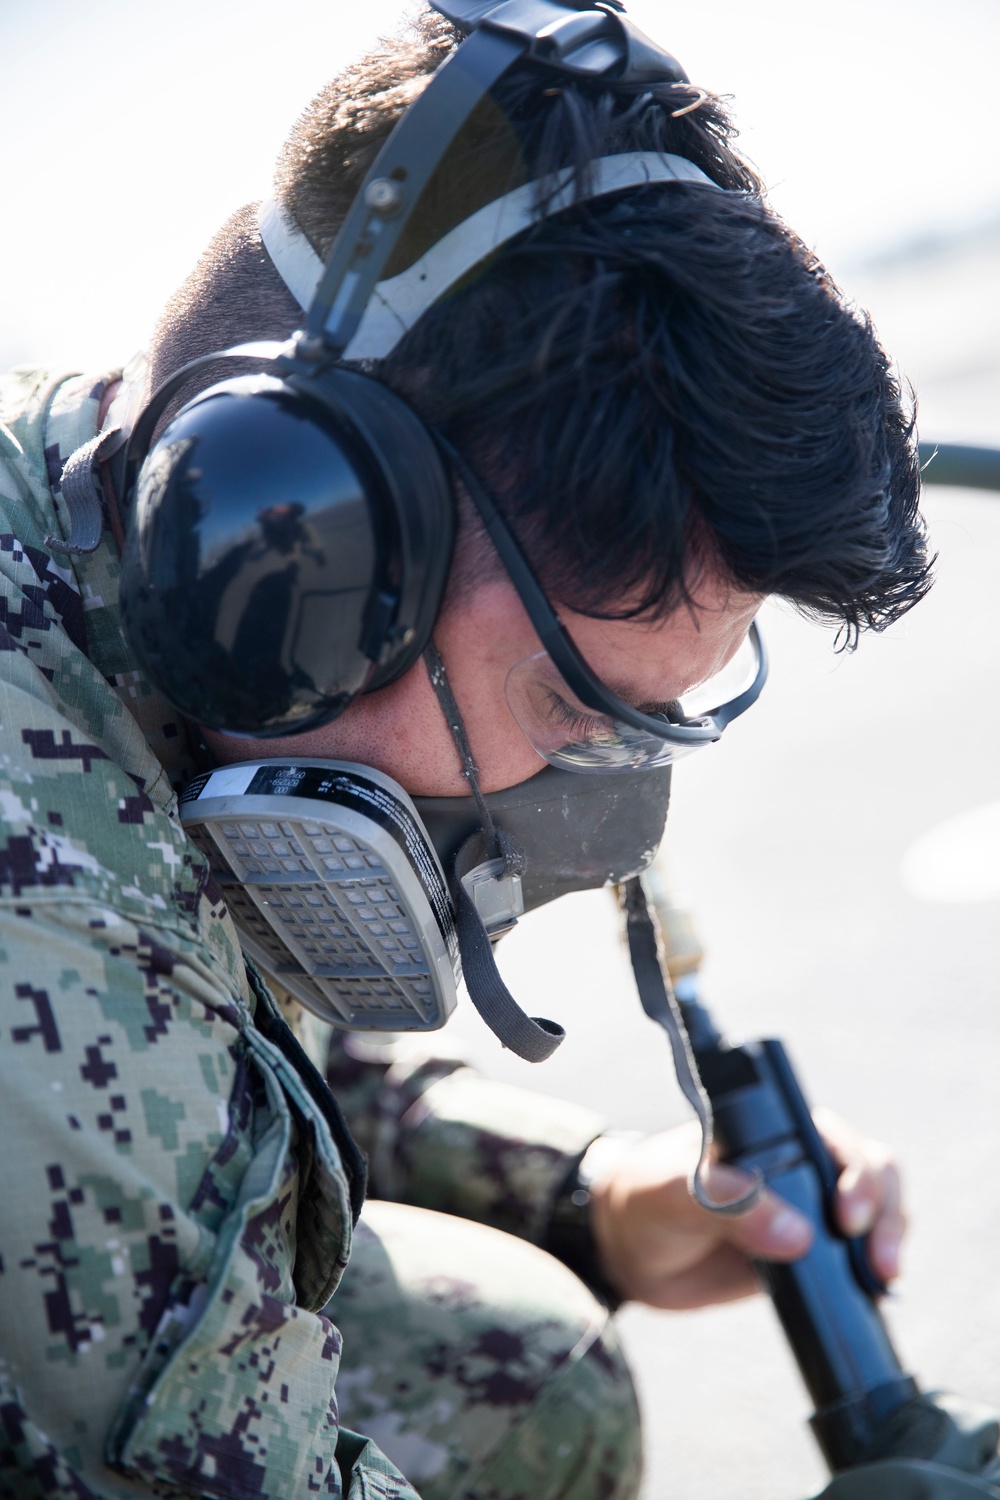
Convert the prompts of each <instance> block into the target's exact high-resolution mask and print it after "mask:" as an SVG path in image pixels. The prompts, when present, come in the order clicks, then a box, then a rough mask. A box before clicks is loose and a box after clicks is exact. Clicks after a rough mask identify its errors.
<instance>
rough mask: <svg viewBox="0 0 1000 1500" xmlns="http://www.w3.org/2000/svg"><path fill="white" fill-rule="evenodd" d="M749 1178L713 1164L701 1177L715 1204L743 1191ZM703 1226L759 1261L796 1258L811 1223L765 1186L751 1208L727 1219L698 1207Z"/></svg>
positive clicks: (809, 1234) (805, 1244)
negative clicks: (756, 1257)
mask: <svg viewBox="0 0 1000 1500" xmlns="http://www.w3.org/2000/svg"><path fill="white" fill-rule="evenodd" d="M748 1182H749V1179H748V1178H747V1176H746V1173H744V1172H738V1171H736V1170H735V1169H734V1168H732V1167H726V1166H720V1165H719V1164H717V1163H716V1164H713V1165H712V1166H710V1167H709V1169H708V1171H707V1173H706V1174H705V1178H704V1186H705V1188H706V1189H707V1191H708V1195H709V1197H710V1198H712V1199H713V1200H714V1201H715V1202H716V1203H725V1202H729V1201H731V1200H732V1199H733V1198H736V1197H738V1196H739V1194H740V1193H743V1192H745V1191H746V1189H747V1186H748ZM698 1212H699V1213H701V1214H702V1216H703V1220H704V1222H705V1225H706V1228H707V1227H708V1226H709V1225H710V1226H711V1230H712V1232H713V1233H714V1235H715V1236H716V1237H717V1238H718V1239H722V1240H727V1241H728V1242H729V1244H731V1245H734V1246H736V1247H737V1248H738V1249H739V1250H742V1251H743V1253H744V1254H745V1255H755V1256H759V1257H760V1259H761V1260H797V1259H798V1257H799V1256H800V1255H804V1254H805V1252H806V1251H807V1250H808V1248H809V1246H810V1244H811V1243H812V1237H813V1231H812V1225H811V1224H810V1223H809V1220H808V1219H807V1218H806V1216H805V1215H804V1214H801V1213H799V1211H798V1209H796V1208H793V1207H792V1205H791V1204H790V1203H788V1202H786V1201H785V1199H783V1198H781V1197H779V1196H778V1194H777V1193H772V1192H771V1191H770V1190H769V1189H765V1190H764V1191H763V1192H762V1193H761V1195H760V1197H759V1199H758V1200H757V1202H756V1203H755V1204H754V1206H753V1208H751V1209H749V1210H747V1212H746V1213H741V1214H734V1215H733V1216H732V1217H731V1218H723V1217H721V1216H720V1215H716V1214H710V1213H709V1212H708V1211H707V1210H706V1209H699V1210H698Z"/></svg>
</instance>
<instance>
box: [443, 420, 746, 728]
mask: <svg viewBox="0 0 1000 1500" xmlns="http://www.w3.org/2000/svg"><path fill="white" fill-rule="evenodd" d="M436 437H437V441H438V443H439V445H440V447H441V449H442V451H443V452H444V454H445V456H446V457H447V459H448V460H449V462H450V463H451V466H452V469H453V471H454V472H455V473H456V474H457V475H458V477H459V478H460V479H461V481H462V483H463V485H464V486H465V489H466V491H467V493H468V495H469V498H470V499H471V500H472V503H473V505H475V507H476V510H477V511H478V512H479V515H480V518H481V519H482V522H483V525H484V526H485V527H486V531H487V534H488V536H489V538H490V540H491V541H492V543H493V545H494V546H495V547H496V549H497V552H498V553H499V555H500V560H501V561H502V563H503V565H504V567H505V569H506V570H507V575H508V577H509V578H510V581H511V583H512V584H513V585H514V587H515V589H516V590H517V593H518V596H519V598H520V600H521V603H522V604H523V605H524V607H525V610H526V611H527V613H528V618H529V619H530V621H531V623H532V625H534V627H535V630H536V632H537V634H538V638H539V640H540V641H541V643H542V645H543V646H544V647H545V650H546V651H547V652H548V653H549V656H550V657H551V658H552V660H553V662H554V663H555V665H556V666H557V667H558V669H559V671H560V672H561V673H562V676H563V679H564V680H565V682H566V685H567V687H569V688H570V690H571V691H572V692H573V693H575V694H576V696H577V698H579V700H580V702H581V703H582V704H584V706H585V707H587V708H589V709H591V710H593V712H595V713H600V714H605V715H607V717H608V718H611V719H618V720H619V721H620V722H622V723H625V724H628V725H630V726H631V727H632V728H633V729H640V730H644V731H645V732H646V733H647V734H651V735H654V736H655V737H656V738H657V739H661V740H668V741H670V743H671V744H678V745H704V744H707V743H710V742H711V741H713V740H717V739H718V738H719V735H720V734H721V733H722V729H723V727H724V724H721V723H717V722H713V723H711V724H710V725H684V724H670V723H668V722H667V721H666V720H664V719H663V718H660V717H654V716H653V715H651V714H644V713H642V712H641V711H640V710H639V709H637V708H633V707H632V706H631V704H629V703H624V702H622V700H621V699H620V698H617V697H615V695H614V694H613V693H611V692H609V691H608V689H607V688H606V687H605V686H604V684H603V683H602V682H601V680H600V678H599V677H598V676H597V675H596V674H595V673H594V672H593V671H592V670H591V668H590V667H589V666H588V664H587V662H586V660H585V659H584V657H583V656H582V655H581V653H580V652H579V650H578V649H577V647H576V644H575V642H574V641H573V639H572V637H571V636H570V634H569V632H568V631H567V630H566V628H565V626H564V625H563V624H562V622H561V621H560V619H559V616H558V615H557V614H556V612H555V610H554V609H553V608H552V605H551V604H550V603H549V600H548V597H547V595H546V593H545V590H544V589H543V588H542V585H541V583H540V582H539V581H538V578H537V577H536V576H535V572H534V570H533V568H532V567H531V564H530V563H529V562H528V559H527V558H526V557H525V555H524V553H523V552H522V551H521V548H520V546H519V545H518V543H517V541H516V540H515V537H514V534H513V532H512V531H511V530H510V528H509V527H508V526H507V523H506V522H505V521H504V519H503V517H502V516H501V515H500V512H499V511H498V510H497V508H496V506H495V505H494V503H493V500H492V498H491V496H490V494H489V492H488V491H487V490H486V488H485V486H484V485H483V484H482V483H481V482H480V480H479V478H478V477H477V475H476V474H475V472H474V470H473V469H472V468H471V466H470V465H469V464H468V463H467V462H466V461H465V459H464V458H463V457H462V455H461V454H460V453H459V452H458V450H457V449H456V448H454V447H453V446H452V444H451V443H449V442H448V440H447V439H446V438H444V437H442V436H441V435H440V434H436ZM764 671H765V675H766V665H765V668H764ZM758 681H759V685H758ZM762 686H763V678H762V677H761V676H760V673H759V672H758V674H757V679H755V682H754V684H753V686H752V687H751V688H749V689H748V690H747V691H748V692H751V693H754V697H755V696H756V693H759V692H760V688H761V687H762ZM755 687H756V692H754V688H755ZM743 696H744V697H745V696H746V694H744V695H743ZM737 701H739V700H737ZM752 702H753V698H749V699H748V701H747V703H746V705H745V706H746V707H747V708H749V706H750V703H752ZM738 712H742V709H740V710H738ZM732 717H735V714H734V715H732Z"/></svg>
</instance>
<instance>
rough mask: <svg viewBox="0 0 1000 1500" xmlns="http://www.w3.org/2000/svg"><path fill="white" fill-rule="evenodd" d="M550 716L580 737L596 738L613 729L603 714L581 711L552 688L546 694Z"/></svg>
mask: <svg viewBox="0 0 1000 1500" xmlns="http://www.w3.org/2000/svg"><path fill="white" fill-rule="evenodd" d="M545 698H546V710H547V714H548V718H549V719H550V721H551V722H552V723H553V724H558V725H559V727H560V728H561V729H569V730H571V731H572V732H573V733H574V734H575V735H577V736H578V737H579V738H581V739H583V738H587V739H596V738H600V737H601V736H602V735H604V736H607V735H609V734H610V733H611V732H612V730H611V726H610V724H609V723H608V721H607V719H606V718H604V716H603V715H602V714H585V713H581V712H580V710H579V709H578V708H574V707H573V705H572V703H567V702H566V699H565V698H561V697H560V696H559V694H558V693H556V692H554V691H553V690H552V689H549V691H548V692H547V693H546V695H545Z"/></svg>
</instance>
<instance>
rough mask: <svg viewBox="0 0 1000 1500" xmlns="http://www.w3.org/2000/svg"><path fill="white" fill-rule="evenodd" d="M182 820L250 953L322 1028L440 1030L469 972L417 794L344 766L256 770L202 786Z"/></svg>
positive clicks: (235, 770)
mask: <svg viewBox="0 0 1000 1500" xmlns="http://www.w3.org/2000/svg"><path fill="white" fill-rule="evenodd" d="M180 814H181V822H182V824H183V827H184V831H185V833H186V834H187V836H188V837H189V838H190V840H191V842H192V843H193V844H195V845H196V846H197V848H198V849H200V850H201V851H202V853H203V854H204V855H205V856H206V858H207V859H208V862H209V865H210V867H211V870H212V873H213V874H214V876H215V878H216V880H217V881H218V882H219V884H220V886H221V887H222V892H223V896H224V897H225V901H226V905H227V906H228V908H229V912H230V915H231V916H232V919H233V922H234V923H235V925H236V929H237V931H238V933H239V936H240V942H241V943H242V945H243V947H244V949H245V950H246V952H247V953H248V954H249V955H250V957H251V958H252V959H253V960H254V961H255V962H256V963H258V964H259V965H260V967H261V968H262V969H263V970H264V972H265V973H266V974H268V975H270V976H272V977H273V978H274V979H275V980H277V981H278V983H279V984H281V985H283V986H284V987H285V988H286V989H287V990H288V991H289V993H290V994H292V995H294V996H295V998H296V999H297V1000H299V1001H301V1003H302V1004H303V1005H304V1006H306V1008H307V1009H308V1010H311V1011H313V1012H315V1013H316V1014H317V1015H319V1016H320V1017H321V1018H322V1019H323V1020H324V1021H328V1022H329V1023H330V1024H332V1025H334V1026H339V1027H343V1028H346V1029H348V1030H363V1031H380V1030H386V1031H433V1030H436V1029H437V1028H438V1027H439V1026H443V1025H444V1023H445V1021H446V1020H447V1018H448V1016H449V1015H450V1014H451V1012H452V1011H453V1010H454V1008H455V1000H456V992H457V985H458V982H459V979H460V977H461V971H460V966H459V956H458V940H457V938H456V935H455V924H454V914H453V909H452V904H451V899H450V897H449V895H448V888H447V884H446V882H445V877H444V872H443V871H442V869H441V865H440V863H439V861H438V857H437V855H436V853H435V852H434V849H433V846H432V845H431V843H430V841H429V840H428V838H427V837H426V835H425V833H424V831H423V829H422V827H421V824H420V820H419V818H418V816H417V812H416V809H415V808H414V805H413V803H412V802H411V801H410V798H409V797H408V796H407V795H406V793H405V792H404V791H403V789H402V787H401V786H399V785H398V784H397V783H396V782H395V781H393V780H392V778H391V777H389V776H384V775H382V773H381V772H379V771H375V770H373V769H372V768H371V767H370V766H358V765H352V764H350V763H348V762H346V761H313V760H299V761H252V762H244V763H243V764H240V765H234V766H225V767H222V768H220V769H219V770H216V771H211V772H208V773H207V774H205V775H204V776H199V777H198V778H197V779H196V780H195V781H193V782H192V783H191V785H190V786H188V787H187V788H186V789H185V791H184V792H183V794H182V796H181V805H180Z"/></svg>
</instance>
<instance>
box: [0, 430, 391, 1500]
mask: <svg viewBox="0 0 1000 1500" xmlns="http://www.w3.org/2000/svg"><path fill="white" fill-rule="evenodd" d="M29 456H30V455H29ZM37 467H38V463H37V461H36V462H35V468H37ZM45 493H46V492H44V491H43V487H42V482H41V480H40V479H38V480H37V482H36V480H35V478H34V477H33V470H32V469H31V467H30V466H29V464H28V461H27V459H25V457H24V450H23V447H22V439H21V438H18V437H15V436H13V435H12V434H10V433H9V432H5V430H4V429H3V428H2V427H0V814H2V824H0V1140H2V1141H3V1146H4V1153H5V1156H4V1167H3V1198H2V1205H0V1493H2V1494H4V1495H7V1494H11V1495H14V1494H16V1495H18V1496H24V1497H33V1500H48V1497H59V1500H63V1497H65V1500H70V1497H73V1500H92V1497H125V1496H129V1497H135V1496H136V1495H137V1494H139V1495H141V1494H143V1493H147V1492H148V1491H149V1490H150V1489H155V1490H156V1491H157V1492H159V1493H169V1494H171V1495H175V1496H184V1495H195V1494H197V1495H202V1496H210V1497H218V1500H239V1497H243V1496H247V1495H254V1496H256V1497H259V1500H269V1497H274V1500H278V1497H284V1496H286V1495H306V1494H308V1493H317V1494H322V1495H326V1496H329V1497H333V1500H335V1497H338V1496H341V1495H343V1494H345V1493H347V1494H349V1496H350V1497H351V1500H362V1497H363V1496H365V1495H371V1494H378V1495H380V1496H386V1497H390V1500H417V1497H416V1495H415V1492H414V1491H413V1490H412V1488H411V1487H410V1486H409V1485H408V1484H407V1483H406V1481H405V1480H404V1479H402V1477H401V1476H400V1475H399V1474H398V1473H397V1472H396V1471H395V1470H393V1469H392V1467H391V1465H389V1464H388V1462H387V1460H385V1459H384V1458H383V1457H382V1455H381V1454H379V1453H378V1452H377V1450H374V1449H373V1448H372V1447H371V1446H370V1445H367V1444H365V1443H364V1441H363V1440H354V1439H353V1438H352V1437H351V1435H350V1434H344V1435H343V1442H341V1434H340V1433H339V1431H338V1417H337V1404H336V1398H335V1394H334V1385H335V1380H336V1377H337V1371H338V1368H339V1357H340V1335H339V1333H338V1331H337V1329H336V1327H335V1326H334V1325H333V1323H331V1322H330V1321H329V1319H328V1317H327V1316H325V1315H324V1313H323V1311H322V1309H323V1308H324V1307H325V1306H326V1304H327V1302H328V1299H329V1298H330V1296H331V1294H332V1293H333V1292H334V1290H335V1288H336V1286H337V1283H338V1280H339V1277H340V1274H341V1273H342V1271H343V1268H344V1266H345V1264H346V1261H347V1256H348V1253H349V1249H350V1243H351V1235H352V1225H353V1217H354V1211H355V1209H356V1206H357V1205H356V1201H354V1200H355V1199H356V1194H354V1193H353V1192H352V1176H351V1170H350V1160H351V1150H352V1149H353V1148H352V1146H351V1143H350V1142H349V1141H348V1140H347V1139H346V1137H345V1136H344V1134H343V1132H342V1131H339V1129H338V1125H337V1122H336V1119H335V1118H334V1112H333V1111H331V1110H329V1108H328V1107H327V1101H328V1095H327V1091H326V1089H325V1087H324V1086H323V1085H322V1082H321V1081H320V1080H315V1081H313V1080H312V1079H311V1077H310V1075H309V1072H308V1069H303V1068H302V1067H301V1066H300V1065H299V1064H298V1061H297V1058H296V1052H295V1048H294V1046H293V1045H292V1044H291V1041H290V1037H289V1035H288V1032H287V1028H285V1027H284V1026H283V1024H282V1023H281V1022H280V1020H279V1018H278V1016H277V1013H276V1011H275V1010H274V1009H273V1005H272V1002H271V1001H270V998H269V996H268V995H267V993H266V991H264V990H263V988H262V987H261V986H260V985H258V984H257V983H256V981H255V980H254V979H253V976H251V975H248V973H247V970H246V968H245V966H244V964H243V961H242V959H241V957H240V953H239V948H238V946H237V944H236V941H235V933H234V932H233V929H232V925H231V923H230V922H229V919H228V917H227V915H226V912H225V908H224V906H223V905H222V903H221V901H220V900H219V897H218V892H217V891H216V890H214V889H213V887H212V886H211V883H210V882H209V880H208V872H207V870H206V868H205V866H204V863H203V861H201V859H200V857H199V856H198V855H197V853H196V852H195V851H193V850H192V849H191V847H190V845H189V844H188V843H187V841H186V839H185V838H184V835H183V833H182V831H181V829H180V827H179V825H178V824H177V821H176V817H175V813H174V804H173V796H172V792H171V789H170V786H169V782H168V780H167V777H166V776H165V774H164V772H163V769H162V766H160V765H159V763H158V762H157V760H156V758H155V757H154V756H153V755H152V754H151V753H150V751H149V746H148V744H147V741H146V738H145V736H144V734H143V733H142V732H141V731H140V729H139V727H138V725H137V723H136V721H135V719H134V718H133V717H132V715H131V714H130V713H129V711H128V709H127V708H126V707H125V702H124V695H119V693H118V692H117V691H115V689H114V687H113V686H111V685H110V684H109V681H108V680H107V678H106V677H105V675H104V674H103V673H102V671H100V670H98V668H97V667H96V666H95V665H94V664H93V663H92V662H91V661H90V660H89V658H88V656H87V640H88V634H87V629H86V626H85V620H84V613H85V610H86V609H87V607H88V605H93V606H94V608H95V609H96V608H98V607H99V606H100V605H101V603H102V601H101V599H99V598H98V597H97V596H96V594H92V595H85V596H84V597H81V591H80V587H79V581H78V579H79V575H77V574H76V573H75V572H74V570H73V568H72V567H70V566H68V565H67V563H66V559H65V557H64V556H60V557H59V560H58V561H55V560H54V559H53V556H52V553H51V551H50V550H49V549H48V548H47V547H46V545H45V542H44V537H45V532H46V515H45V508H44V500H45ZM49 524H51V523H49ZM128 680H129V679H126V683H127V681H128ZM348 1476H349V1477H348Z"/></svg>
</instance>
